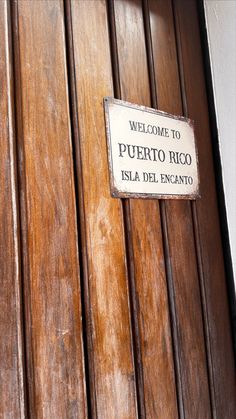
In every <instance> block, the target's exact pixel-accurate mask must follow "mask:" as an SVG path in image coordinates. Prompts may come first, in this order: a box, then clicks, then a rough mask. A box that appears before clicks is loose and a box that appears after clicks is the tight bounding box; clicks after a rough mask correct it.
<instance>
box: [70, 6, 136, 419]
mask: <svg viewBox="0 0 236 419" xmlns="http://www.w3.org/2000/svg"><path fill="white" fill-rule="evenodd" d="M71 6H72V28H73V40H74V58H75V76H76V91H77V106H78V119H79V139H78V138H76V146H77V152H78V155H79V154H81V159H82V163H81V162H80V161H79V158H78V160H77V164H78V166H79V165H81V178H80V179H79V188H83V194H84V197H83V202H81V212H83V214H82V218H81V219H82V220H84V221H82V222H84V223H85V225H82V226H81V228H82V232H83V233H84V238H83V240H84V246H86V251H85V252H84V265H85V271H86V272H87V277H86V278H85V280H86V281H87V290H88V294H87V296H86V298H87V300H88V301H87V316H88V319H87V321H88V329H87V332H88V334H89V339H88V346H89V347H88V349H89V366H90V377H91V392H92V393H93V394H92V397H93V405H92V409H93V415H94V417H99V418H102V419H103V418H104V419H105V418H107V419H111V418H114V419H115V418H135V417H136V416H137V412H136V395H135V384H134V367H133V360H132V341H131V331H130V316H129V302H128V289H127V271H126V259H125V243H124V231H123V218H122V206H121V202H120V201H119V200H115V199H112V198H111V196H110V190H109V180H108V166H107V150H106V139H105V128H104V111H103V97H104V96H107V95H108V96H109V95H113V91H112V79H111V63H110V54H109V39H108V28H107V16H106V2H105V1H103V0H101V1H100V0H94V1H89V2H85V1H83V0H82V1H78V0H76V1H72V3H71Z"/></svg>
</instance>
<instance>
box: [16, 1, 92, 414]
mask: <svg viewBox="0 0 236 419" xmlns="http://www.w3.org/2000/svg"><path fill="white" fill-rule="evenodd" d="M63 14H64V8H63V2H62V1H59V0H43V1H42V0H37V1H31V0H22V1H21V0H20V1H18V2H14V43H15V58H16V63H15V68H16V70H17V107H18V113H17V117H18V131H19V132H18V135H19V157H20V161H21V165H20V170H21V185H20V186H21V213H22V228H23V251H24V261H23V269H24V281H25V303H26V339H27V366H28V368H27V373H28V386H29V405H30V416H31V417H34V418H38V417H40V418H57V417H73V418H78V417H80V418H81V417H83V418H85V417H86V416H87V414H86V397H85V382H84V371H83V369H84V368H83V349H82V325H81V302H80V283H79V281H80V280H79V277H80V274H79V261H78V248H77V226H76V212H75V193H74V183H73V182H74V179H73V162H72V148H71V132H70V119H69V105H68V91H67V71H66V59H65V34H64V15H63Z"/></svg>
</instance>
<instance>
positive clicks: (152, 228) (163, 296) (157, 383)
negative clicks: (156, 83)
mask: <svg viewBox="0 0 236 419" xmlns="http://www.w3.org/2000/svg"><path fill="white" fill-rule="evenodd" d="M114 10H115V22H116V38H117V50H118V64H119V69H117V71H118V70H119V75H120V87H121V98H122V99H123V100H128V101H130V102H134V103H138V104H142V105H146V106H150V95H149V80H148V68H147V60H146V49H145V35H144V27H143V17H142V3H141V1H138V0H135V1H125V2H124V1H119V0H116V1H115V2H114ZM129 211H130V226H131V231H130V232H129V235H130V240H131V241H132V245H133V257H134V260H133V263H134V279H135V287H136V289H135V291H136V298H137V306H138V308H139V311H138V313H137V316H138V325H139V330H140V338H141V362H142V368H143V384H144V389H143V391H144V401H145V406H144V409H145V416H146V417H147V418H156V417H158V418H165V419H166V418H176V417H178V411H177V403H176V390H175V379H174V365H173V354H172V346H171V345H172V342H171V331H170V321H169V315H168V297H167V286H166V276H165V260H164V254H163V246H162V233H161V222H160V213H159V207H158V202H157V201H152V200H147V201H144V200H130V205H129Z"/></svg>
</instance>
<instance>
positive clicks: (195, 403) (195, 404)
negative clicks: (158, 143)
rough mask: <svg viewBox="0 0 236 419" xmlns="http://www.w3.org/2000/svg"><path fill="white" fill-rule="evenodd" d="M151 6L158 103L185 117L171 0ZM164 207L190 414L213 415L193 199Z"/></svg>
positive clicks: (185, 398) (184, 388)
mask: <svg viewBox="0 0 236 419" xmlns="http://www.w3.org/2000/svg"><path fill="white" fill-rule="evenodd" d="M149 4H150V22H151V35H152V45H153V60H154V66H155V82H156V90H157V102H156V104H155V105H156V106H158V108H159V109H161V110H163V111H166V112H170V113H173V114H176V115H181V114H182V104H181V93H180V86H179V75H178V60H177V55H176V43H175V42H176V41H175V33H174V22H173V11H172V7H171V1H166V0H159V1H154V0H149ZM154 101H155V98H154ZM165 211H166V219H167V228H168V241H169V247H170V257H171V268H172V275H173V286H174V294H175V305H176V316H177V332H178V342H177V344H178V345H179V355H180V374H181V377H180V380H181V383H182V392H183V401H184V412H185V417H186V418H197V417H202V418H203V417H204V418H210V417H211V405H210V394H209V386H208V371H207V359H206V353H205V342H204V330H203V319H202V313H201V311H202V308H201V297H200V289H199V279H198V270H197V260H196V249H195V243H194V230H193V220H192V212H191V203H190V202H184V201H166V202H165Z"/></svg>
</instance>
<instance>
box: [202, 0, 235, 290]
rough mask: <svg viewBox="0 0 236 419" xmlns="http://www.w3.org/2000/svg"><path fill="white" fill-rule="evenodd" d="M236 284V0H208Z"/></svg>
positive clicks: (213, 67) (224, 181)
mask: <svg viewBox="0 0 236 419" xmlns="http://www.w3.org/2000/svg"><path fill="white" fill-rule="evenodd" d="M204 8H205V16H206V25H207V33H208V43H209V50H210V61H211V71H212V78H213V90H214V96H215V107H216V117H217V125H218V135H219V143H220V155H221V163H222V175H223V185H224V191H225V200H226V213H227V220H228V228H229V239H230V247H231V256H232V261H233V271H234V279H235V285H236V0H204Z"/></svg>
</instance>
